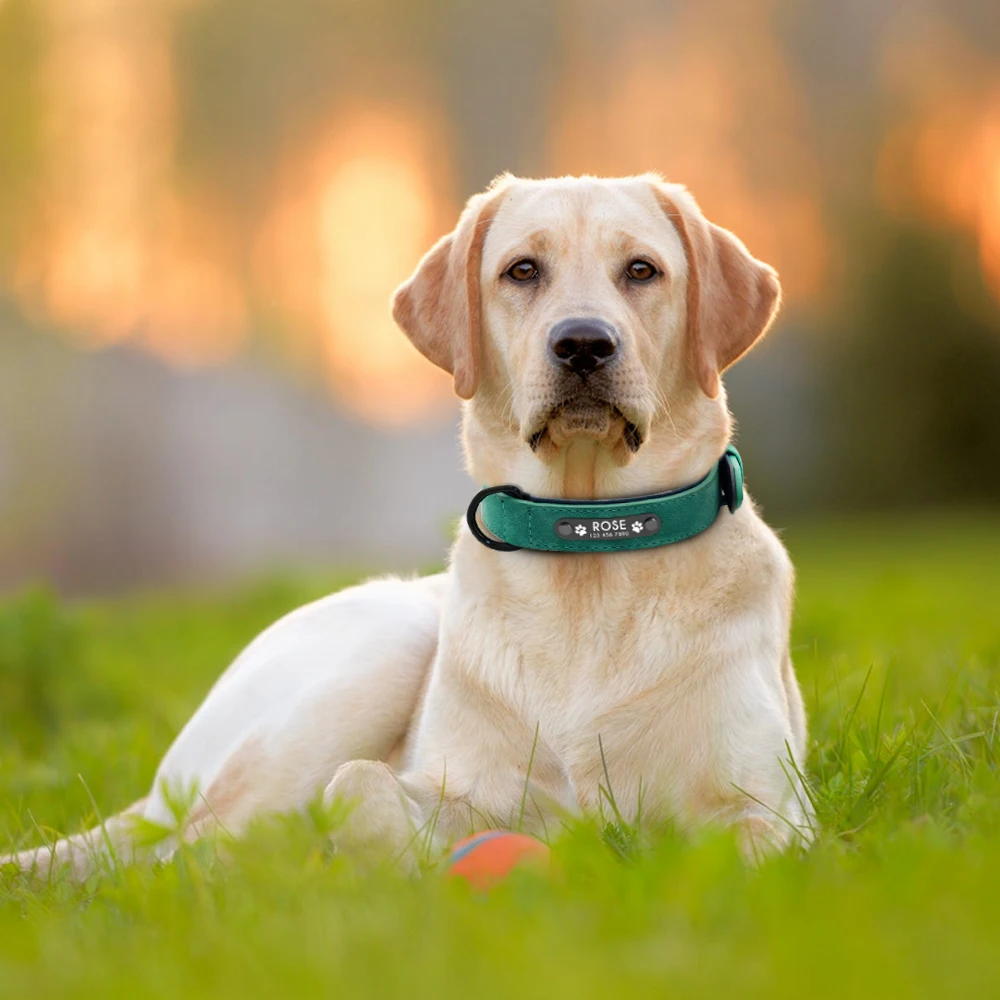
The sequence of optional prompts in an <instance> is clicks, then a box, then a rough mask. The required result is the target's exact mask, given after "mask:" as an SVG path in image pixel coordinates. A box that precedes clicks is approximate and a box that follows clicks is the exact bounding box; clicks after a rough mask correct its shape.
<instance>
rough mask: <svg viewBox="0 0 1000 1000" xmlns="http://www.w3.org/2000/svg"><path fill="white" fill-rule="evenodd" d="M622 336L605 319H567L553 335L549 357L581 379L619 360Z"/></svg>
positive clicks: (553, 331) (552, 332)
mask: <svg viewBox="0 0 1000 1000" xmlns="http://www.w3.org/2000/svg"><path fill="white" fill-rule="evenodd" d="M617 350H618V334H617V333H616V332H615V328H614V327H613V326H612V325H611V324H610V323H605V322H604V320H602V319H564V320H561V321H560V322H558V323H556V325H555V326H554V327H552V329H551V330H550V331H549V353H550V354H551V355H552V357H553V358H555V360H556V363H557V364H559V365H561V366H562V367H564V368H568V369H569V370H570V371H572V372H576V374H577V375H589V374H590V373H591V372H593V371H596V370H597V369H598V368H600V367H601V365H603V364H604V363H605V362H607V361H609V360H610V359H611V358H613V357H614V356H615V352H616V351H617Z"/></svg>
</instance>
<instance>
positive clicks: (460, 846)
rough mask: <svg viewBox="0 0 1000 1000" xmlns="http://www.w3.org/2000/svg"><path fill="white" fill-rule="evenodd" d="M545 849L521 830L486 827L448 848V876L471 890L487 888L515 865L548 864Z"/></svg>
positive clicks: (539, 842)
mask: <svg viewBox="0 0 1000 1000" xmlns="http://www.w3.org/2000/svg"><path fill="white" fill-rule="evenodd" d="M548 861H549V849H548V847H546V846H545V844H543V843H542V842H541V841H540V840H536V839H535V838H534V837H529V836H527V835H526V834H523V833H507V832H506V831H504V830H486V831H485V832H483V833H477V834H474V835H473V836H471V837H466V839H465V840H460V841H459V842H458V843H457V844H455V846H454V847H453V848H452V849H451V857H450V858H449V859H448V875H449V877H451V878H460V879H464V880H465V881H466V882H468V883H469V885H471V886H472V887H473V888H474V889H489V888H491V887H492V886H494V885H496V884H497V882H500V881H502V880H503V879H504V878H506V877H507V876H508V875H509V874H510V873H511V872H512V871H513V870H514V869H515V868H519V867H521V866H533V867H536V868H545V867H547V866H548Z"/></svg>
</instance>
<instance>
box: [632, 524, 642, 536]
mask: <svg viewBox="0 0 1000 1000" xmlns="http://www.w3.org/2000/svg"><path fill="white" fill-rule="evenodd" d="M632 530H633V531H634V532H635V533H636V534H637V535H638V534H640V533H641V532H642V521H633V522H632Z"/></svg>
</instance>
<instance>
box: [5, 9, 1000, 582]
mask: <svg viewBox="0 0 1000 1000" xmlns="http://www.w3.org/2000/svg"><path fill="white" fill-rule="evenodd" d="M649 169H655V170H660V171H662V172H663V173H665V174H666V175H667V176H668V177H669V178H670V179H672V180H678V181H681V182H683V183H686V184H688V185H689V186H690V187H691V189H692V190H693V192H694V193H695V195H696V197H698V199H699V200H700V202H701V204H702V207H703V208H704V210H705V211H706V214H708V215H709V216H710V217H711V218H712V219H713V220H714V221H716V222H719V223H721V224H723V225H725V226H728V227H730V228H732V229H734V230H735V231H736V232H737V233H738V234H739V235H740V236H741V237H742V238H743V239H744V240H745V241H746V242H747V244H748V245H749V247H750V248H751V250H752V251H753V252H754V253H755V254H756V255H757V256H759V257H762V258H763V259H765V260H767V261H769V262H770V263H772V264H774V265H775V266H776V267H777V268H778V269H779V271H780V273H781V275H782V279H783V284H784V288H785V295H786V306H785V310H784V312H783V315H782V318H781V320H780V322H779V323H778V325H777V327H776V329H775V330H774V331H773V332H772V334H771V335H770V337H769V338H768V340H767V341H766V342H765V344H764V345H763V346H762V347H761V348H760V349H758V350H757V351H755V352H754V353H753V354H752V355H751V356H750V357H749V358H748V359H747V360H746V361H744V362H743V363H742V364H741V365H740V366H738V367H737V368H736V369H735V370H734V371H732V372H731V373H730V375H729V377H728V379H727V383H728V385H729V389H730V397H731V403H732V407H733V409H734V412H735V413H736V416H737V418H738V421H739V443H740V447H741V450H742V451H743V453H744V456H745V458H746V460H747V468H748V482H749V485H750V487H751V489H752V491H753V492H754V494H755V495H756V497H757V498H758V499H759V500H760V501H761V502H762V504H763V506H764V509H765V514H766V516H767V517H768V518H769V520H770V521H771V522H772V523H774V524H776V525H779V526H780V525H783V524H786V523H792V522H795V521H801V520H804V519H808V518H817V517H828V516H830V515H831V514H836V513H838V512H840V513H851V514H853V513H856V512H861V511H868V510H875V509H883V510H885V509H887V508H888V509H903V508H912V507H918V506H919V507H942V506H951V507H954V508H955V509H960V510H971V509H973V508H977V507H978V508H982V507H983V506H988V505H996V504H998V503H1000V500H998V498H1000V416H998V409H997V401H998V397H1000V12H998V9H997V6H996V0H947V2H945V0H937V2H935V0H906V2H903V0H880V2H879V3H870V2H867V0H841V2H832V0H830V2H825V3H803V2H801V0H756V2H754V3H746V2H745V0H690V2H672V3H671V2H658V3H657V2H650V0H633V2H632V3H630V4H628V5H626V6H621V5H613V4H608V3H606V2H600V0H573V2H570V0H563V2H551V3H538V2H529V0H506V2H505V3H502V4H501V3H486V2H469V0H406V2H404V0H363V2H362V0H282V2H280V3H278V2H275V0H0V587H5V588H7V587H12V586H17V585H20V584H22V583H24V582H27V581H31V580H37V579H45V580H48V581H51V582H52V583H53V584H54V585H55V586H56V587H58V588H59V589H60V590H61V591H63V592H65V593H68V594H77V593H102V592H114V591H119V590H121V589H124V588H128V587H134V586H156V585H161V584H172V583H177V582H188V581H208V580H212V581H214V580H225V579H231V578H238V577H240V576H244V575H247V574H258V573H262V572H271V571H273V570H275V569H276V568H282V567H296V568H299V567H320V566H330V565H341V566H342V565H351V566H364V567H367V568H375V569H377V568H390V567H391V568H396V569H401V570H402V569H407V568H415V567H424V566H428V565H430V564H433V563H435V562H439V561H440V560H441V559H442V558H443V555H444V552H445V549H446V546H447V543H448V538H449V534H450V531H451V526H452V524H453V519H454V518H455V517H456V516H457V515H458V514H459V513H460V512H461V511H462V509H463V508H464V506H465V503H466V502H467V500H468V498H469V496H470V494H471V491H472V489H473V484H472V483H471V481H469V479H468V478H467V477H466V475H465V473H464V471H463V470H462V466H461V460H460V456H459V450H458V445H457V436H456V431H457V407H456V404H455V401H454V400H453V398H452V395H451V391H450V386H449V380H448V378H447V377H446V376H444V375H443V374H442V373H440V372H437V371H435V370H434V369H433V368H432V367H431V366H430V365H429V364H428V363H427V362H425V361H424V360H423V359H422V358H421V357H420V356H419V355H418V354H417V353H416V351H415V350H414V349H413V348H411V347H410V346H409V344H408V343H407V342H406V341H405V339H404V338H403V336H402V335H401V334H400V333H399V332H398V331H397V330H396V329H395V327H394V326H393V324H392V322H391V319H390V318H389V314H388V297H389V294H390V293H391V291H392V289H393V288H394V287H395V285H396V284H397V283H398V282H399V281H401V280H402V279H403V278H404V277H406V275H407V274H408V273H409V272H410V270H411V269H412V267H413V265H414V264H415V263H416V261H417V260H418V258H419V257H420V255H421V253H422V252H423V251H424V250H425V249H426V248H427V247H428V246H429V245H430V244H431V242H432V241H433V240H435V239H436V238H437V237H438V236H439V235H441V234H442V233H443V232H445V231H447V230H448V229H449V228H450V227H451V224H452V222H453V220H454V218H455V215H456V213H457V211H458V209H459V208H460V206H461V205H462V203H463V202H464V200H465V199H466V198H467V197H468V195H470V194H471V193H473V192H475V191H476V190H477V189H480V188H482V187H483V186H484V185H486V184H487V183H488V182H489V181H490V179H491V178H492V177H493V176H494V175H495V174H497V173H499V172H500V171H503V170H511V171H513V172H515V173H522V174H528V175H546V174H554V173H583V172H594V173H601V174H621V173H634V172H639V171H644V170H649Z"/></svg>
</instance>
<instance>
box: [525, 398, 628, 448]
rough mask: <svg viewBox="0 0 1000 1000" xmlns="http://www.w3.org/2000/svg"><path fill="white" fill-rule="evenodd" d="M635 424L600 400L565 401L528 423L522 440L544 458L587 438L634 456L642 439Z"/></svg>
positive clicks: (618, 410) (619, 411) (615, 408)
mask: <svg viewBox="0 0 1000 1000" xmlns="http://www.w3.org/2000/svg"><path fill="white" fill-rule="evenodd" d="M645 438H646V434H645V432H644V431H643V430H642V428H641V426H640V425H639V423H638V422H637V421H636V420H634V419H632V418H630V416H627V415H626V414H625V413H623V412H622V411H621V410H620V409H619V408H618V407H617V406H615V405H614V404H613V403H609V402H607V401H604V400H586V401H579V400H565V401H563V402H561V403H558V404H556V405H555V406H553V407H552V408H551V409H550V410H549V411H548V412H547V413H545V414H543V415H542V416H541V418H540V419H539V420H538V421H537V422H536V423H535V424H533V425H532V428H531V430H530V431H529V433H528V434H527V435H526V437H525V440H526V441H527V443H528V447H530V448H531V450H532V451H533V452H535V453H536V454H539V455H541V456H542V457H547V455H548V454H549V453H550V452H553V451H558V450H559V449H561V448H564V447H566V446H567V445H568V444H570V443H572V442H573V441H575V440H579V439H589V440H592V441H596V442H598V443H600V444H603V445H605V446H607V447H609V448H610V449H611V450H612V451H613V452H614V451H619V450H622V449H624V451H625V453H626V456H630V455H634V454H635V453H636V452H637V451H638V450H639V449H640V448H641V447H642V444H643V442H644V441H645Z"/></svg>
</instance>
